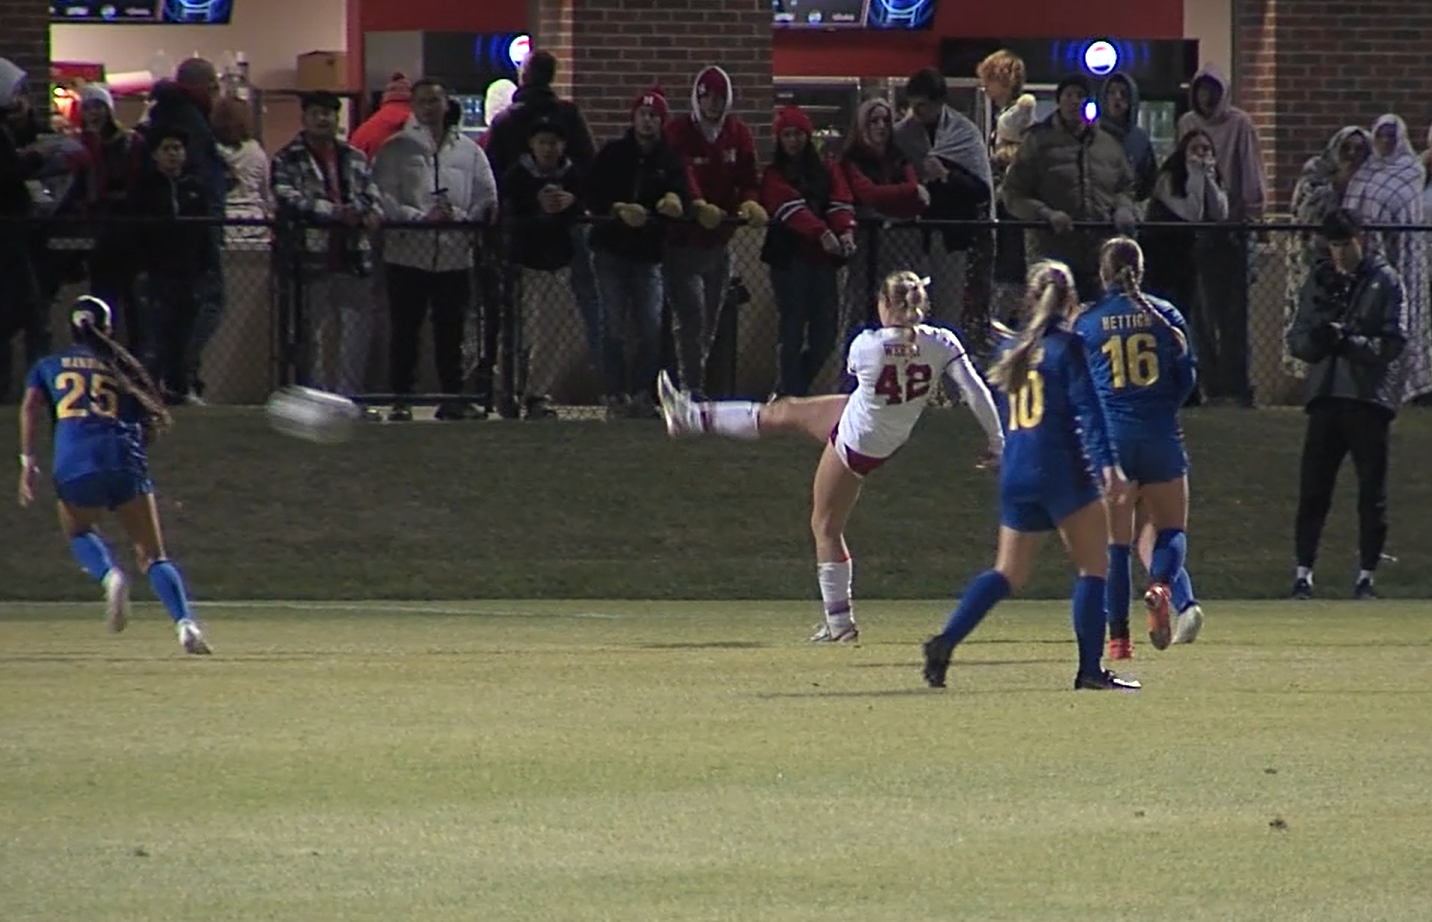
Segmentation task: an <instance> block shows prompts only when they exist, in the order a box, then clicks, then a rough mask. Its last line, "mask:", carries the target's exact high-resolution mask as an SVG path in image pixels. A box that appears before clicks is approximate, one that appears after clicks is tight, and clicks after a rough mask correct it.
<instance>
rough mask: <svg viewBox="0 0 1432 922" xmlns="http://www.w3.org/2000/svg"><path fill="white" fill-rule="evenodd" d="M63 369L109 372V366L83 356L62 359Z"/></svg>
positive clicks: (70, 356)
mask: <svg viewBox="0 0 1432 922" xmlns="http://www.w3.org/2000/svg"><path fill="white" fill-rule="evenodd" d="M60 367H61V368H73V369H76V370H79V371H109V366H107V365H105V363H104V362H101V361H100V360H99V359H92V358H89V357H87V356H83V355H67V356H65V357H64V358H62V359H60Z"/></svg>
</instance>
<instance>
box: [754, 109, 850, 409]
mask: <svg viewBox="0 0 1432 922" xmlns="http://www.w3.org/2000/svg"><path fill="white" fill-rule="evenodd" d="M774 129H775V135H776V153H775V157H774V158H773V159H772V161H771V164H770V166H768V167H766V170H765V173H764V175H763V176H762V177H761V204H762V205H763V206H764V207H765V209H766V210H767V211H768V212H769V213H770V215H771V224H770V226H769V227H768V228H767V229H766V241H765V244H764V245H763V246H762V247H761V261H762V262H764V263H765V264H766V265H767V266H769V267H770V271H771V290H772V292H773V293H774V294H775V298H776V312H777V314H778V315H779V318H780V319H779V334H778V339H779V344H778V347H777V349H778V353H779V356H780V369H779V379H778V380H777V382H776V389H775V393H776V396H779V397H804V396H806V395H807V394H809V393H810V392H811V387H812V385H813V384H814V382H815V379H816V376H817V375H819V374H820V371H821V369H823V368H824V367H825V363H826V361H827V360H828V359H829V358H830V354H831V352H832V351H833V350H834V349H835V339H836V331H837V327H838V323H839V320H838V317H839V306H840V293H839V291H838V289H837V284H836V276H837V273H838V271H839V268H840V266H841V265H843V264H844V263H845V262H846V260H848V259H849V257H850V255H851V254H852V253H854V252H855V205H854V203H853V202H852V200H851V195H850V188H849V186H848V185H847V184H846V181H845V174H844V173H843V172H842V171H841V169H840V168H839V167H838V166H837V165H836V164H834V163H833V162H830V161H827V160H826V159H824V158H823V157H822V156H821V155H820V154H819V153H818V152H817V151H816V149H815V145H814V144H812V143H811V135H812V134H813V133H814V128H813V127H812V125H811V121H810V118H809V117H808V116H807V115H806V114H805V111H804V110H802V109H801V108H800V107H799V106H786V107H784V108H782V109H781V110H780V111H779V112H777V113H776V120H775V125H774Z"/></svg>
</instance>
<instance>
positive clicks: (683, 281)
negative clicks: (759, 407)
mask: <svg viewBox="0 0 1432 922" xmlns="http://www.w3.org/2000/svg"><path fill="white" fill-rule="evenodd" d="M734 100H735V92H734V91H733V89H732V87H731V78H730V76H728V75H727V73H726V72H725V71H724V70H722V69H721V68H719V67H715V66H711V67H706V68H703V69H702V70H701V72H700V73H699V74H697V75H696V80H695V81H694V82H693V83H692V85H691V114H690V116H689V117H686V118H674V119H672V120H671V121H669V122H667V124H666V143H667V144H668V145H669V146H670V147H671V149H672V150H674V151H676V153H677V155H678V156H679V157H681V159H682V162H684V163H685V164H686V173H687V183H688V185H689V186H690V187H691V197H692V211H693V214H694V215H695V217H696V219H697V224H696V225H683V226H679V227H676V228H674V229H673V230H672V233H671V235H670V236H669V237H668V239H667V246H666V256H665V259H664V261H663V263H662V272H663V274H664V276H665V281H666V297H667V300H668V302H669V303H670V304H671V321H672V331H673V333H674V334H675V338H676V353H677V364H678V370H679V371H680V374H681V386H682V387H684V388H686V389H687V390H689V391H693V392H696V393H700V392H702V391H704V390H705V379H706V374H705V369H706V359H707V356H708V355H709V353H710V351H711V343H712V341H713V340H714V339H715V338H716V329H717V323H718V321H719V318H720V314H721V305H722V304H723V303H724V301H725V299H726V286H727V285H728V283H729V282H730V279H731V254H730V249H729V244H730V242H731V236H732V235H733V234H734V233H735V232H736V225H735V224H734V223H723V222H724V220H725V218H727V217H728V216H737V217H740V218H741V219H742V220H743V221H745V222H746V223H747V224H748V225H750V226H751V227H763V226H765V223H766V217H767V216H766V210H765V209H764V208H762V207H761V204H760V202H759V201H758V199H759V198H760V176H759V173H758V170H757V167H756V142H755V139H754V138H753V137H752V135H751V129H750V127H748V126H747V125H746V123H745V122H744V121H742V120H741V118H740V117H739V116H737V115H735V114H734V113H733V112H732V111H731V104H732V102H733V101H734Z"/></svg>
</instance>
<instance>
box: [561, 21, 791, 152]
mask: <svg viewBox="0 0 1432 922" xmlns="http://www.w3.org/2000/svg"><path fill="white" fill-rule="evenodd" d="M537 2H538V10H537V19H536V24H537V31H536V35H535V37H534V38H535V44H536V46H537V47H539V48H543V49H546V50H548V51H551V52H552V53H553V54H555V55H556V56H557V59H558V61H559V62H560V63H559V67H558V73H557V84H558V86H557V91H558V93H560V94H562V95H565V96H569V97H570V98H572V99H573V100H575V101H576V102H577V104H578V105H580V106H581V107H582V109H583V110H584V111H585V113H586V116H587V119H588V121H589V122H591V125H592V132H593V134H595V135H596V138H597V143H598V144H599V145H600V144H601V143H602V142H604V141H606V140H608V139H610V138H614V137H616V136H618V135H619V134H621V133H622V132H623V131H625V130H626V129H627V127H628V126H629V125H630V123H631V118H630V109H631V102H632V100H633V99H635V98H636V96H637V95H638V94H639V93H641V92H642V91H643V90H645V89H646V88H647V87H649V86H650V85H651V84H652V83H653V82H657V83H660V84H661V86H662V88H663V89H664V90H665V91H666V96H667V100H668V101H669V102H670V103H671V110H672V112H673V114H675V113H685V112H687V111H689V110H690V105H691V104H690V97H691V81H692V80H693V79H694V78H695V76H696V72H697V71H698V70H700V69H701V68H702V67H704V66H705V65H707V64H719V65H720V66H721V67H723V68H725V69H726V71H727V73H729V74H730V75H731V80H732V83H733V84H734V86H735V91H736V104H735V107H734V110H735V112H736V113H737V114H739V115H740V116H741V117H742V118H744V119H745V120H746V121H747V122H748V123H750V125H751V128H752V130H754V131H755V132H756V137H757V143H758V144H760V145H761V146H762V148H763V149H764V146H765V145H764V140H765V139H766V137H767V136H768V135H769V133H770V122H771V5H770V2H769V0H537Z"/></svg>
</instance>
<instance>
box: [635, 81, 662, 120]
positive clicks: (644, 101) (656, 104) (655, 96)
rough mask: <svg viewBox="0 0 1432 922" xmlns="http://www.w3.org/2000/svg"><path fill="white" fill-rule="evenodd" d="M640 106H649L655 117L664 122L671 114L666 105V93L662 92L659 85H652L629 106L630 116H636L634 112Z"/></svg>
mask: <svg viewBox="0 0 1432 922" xmlns="http://www.w3.org/2000/svg"><path fill="white" fill-rule="evenodd" d="M642 106H651V107H652V108H653V109H655V110H656V114H657V116H658V117H659V118H660V119H661V120H662V121H663V122H664V121H666V117H667V116H668V115H670V114H671V108H670V107H669V106H668V105H667V104H666V93H664V92H662V89H661V85H660V84H656V83H653V84H652V85H651V89H649V90H647V91H646V92H645V93H642V94H641V95H640V96H638V97H637V98H636V99H635V100H634V101H633V102H632V104H631V114H632V115H636V110H637V109H640V108H641V107H642Z"/></svg>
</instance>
